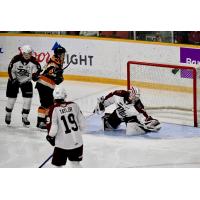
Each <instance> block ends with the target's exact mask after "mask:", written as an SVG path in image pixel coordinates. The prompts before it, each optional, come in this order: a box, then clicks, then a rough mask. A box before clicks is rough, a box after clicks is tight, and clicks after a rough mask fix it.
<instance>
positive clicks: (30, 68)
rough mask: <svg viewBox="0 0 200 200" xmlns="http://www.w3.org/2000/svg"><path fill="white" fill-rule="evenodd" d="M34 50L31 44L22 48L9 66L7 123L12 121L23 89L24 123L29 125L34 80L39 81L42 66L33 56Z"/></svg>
mask: <svg viewBox="0 0 200 200" xmlns="http://www.w3.org/2000/svg"><path fill="white" fill-rule="evenodd" d="M32 53H33V50H32V48H31V47H30V46H29V45H24V46H23V47H22V48H21V53H20V54H19V55H16V56H14V57H13V58H12V60H11V62H10V64H9V66H8V75H9V78H8V82H7V89H6V96H7V97H8V101H7V105H6V117H5V122H6V124H7V125H9V124H10V123H11V114H12V110H13V107H14V104H15V102H16V99H17V95H18V93H19V89H21V92H22V97H23V107H22V123H23V125H24V126H29V125H30V122H29V120H28V114H29V112H30V107H31V101H32V97H33V86H32V82H31V80H33V81H37V80H38V78H39V75H40V72H41V66H40V64H39V63H38V62H37V60H36V58H35V57H33V56H32Z"/></svg>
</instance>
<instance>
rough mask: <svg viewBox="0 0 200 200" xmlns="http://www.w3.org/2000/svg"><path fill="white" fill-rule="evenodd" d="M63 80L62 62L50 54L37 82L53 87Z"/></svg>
mask: <svg viewBox="0 0 200 200" xmlns="http://www.w3.org/2000/svg"><path fill="white" fill-rule="evenodd" d="M63 80H64V78H63V70H62V63H61V61H60V59H59V58H56V57H55V56H52V57H51V59H50V61H49V62H48V63H47V65H46V66H45V67H44V69H43V73H42V75H41V76H40V79H39V80H38V82H39V83H41V84H43V85H45V86H47V87H50V88H52V89H54V88H55V85H59V84H60V83H61V82H62V81H63Z"/></svg>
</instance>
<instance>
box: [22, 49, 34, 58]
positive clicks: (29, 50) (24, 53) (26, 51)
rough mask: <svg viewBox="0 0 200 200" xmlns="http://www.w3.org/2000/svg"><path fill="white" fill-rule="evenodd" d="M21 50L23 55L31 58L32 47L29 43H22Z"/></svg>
mask: <svg viewBox="0 0 200 200" xmlns="http://www.w3.org/2000/svg"><path fill="white" fill-rule="evenodd" d="M21 52H22V55H23V57H24V58H25V59H26V60H28V59H30V58H31V56H32V53H33V49H32V47H31V46H29V45H24V46H23V47H22V48H21Z"/></svg>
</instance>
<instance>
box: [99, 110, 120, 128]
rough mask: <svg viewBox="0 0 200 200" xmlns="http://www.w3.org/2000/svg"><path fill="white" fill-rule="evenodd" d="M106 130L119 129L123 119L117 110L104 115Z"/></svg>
mask: <svg viewBox="0 0 200 200" xmlns="http://www.w3.org/2000/svg"><path fill="white" fill-rule="evenodd" d="M102 120H103V125H104V130H113V129H117V127H118V126H119V125H120V124H121V122H122V120H121V119H120V118H119V117H118V115H117V113H116V111H114V112H113V113H112V114H110V113H105V115H104V116H103V117H102Z"/></svg>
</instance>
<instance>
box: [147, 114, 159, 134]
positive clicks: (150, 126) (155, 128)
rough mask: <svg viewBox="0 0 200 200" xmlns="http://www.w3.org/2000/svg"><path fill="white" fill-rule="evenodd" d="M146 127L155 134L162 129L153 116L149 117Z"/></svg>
mask: <svg viewBox="0 0 200 200" xmlns="http://www.w3.org/2000/svg"><path fill="white" fill-rule="evenodd" d="M144 126H145V128H146V129H148V130H150V131H155V132H156V131H159V130H160V129H161V126H160V122H159V121H158V120H157V119H153V118H152V117H151V116H149V117H147V119H146V120H145V122H144Z"/></svg>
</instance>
